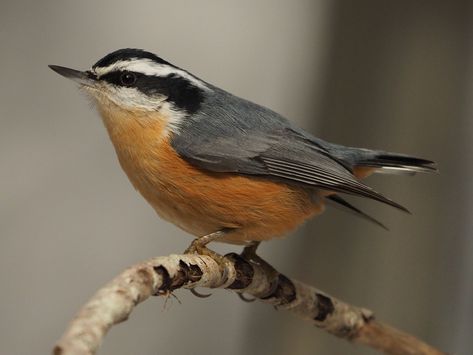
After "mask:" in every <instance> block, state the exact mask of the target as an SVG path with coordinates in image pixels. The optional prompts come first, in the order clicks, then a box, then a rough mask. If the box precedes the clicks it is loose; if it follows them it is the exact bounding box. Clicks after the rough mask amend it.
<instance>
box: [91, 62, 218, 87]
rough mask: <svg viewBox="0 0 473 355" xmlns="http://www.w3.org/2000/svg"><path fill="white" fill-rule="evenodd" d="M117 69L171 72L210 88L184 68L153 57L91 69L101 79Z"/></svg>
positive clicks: (164, 75) (160, 74)
mask: <svg viewBox="0 0 473 355" xmlns="http://www.w3.org/2000/svg"><path fill="white" fill-rule="evenodd" d="M117 70H127V71H132V72H136V73H141V74H145V75H150V76H161V77H166V76H168V75H171V74H175V75H178V76H180V77H182V78H184V79H187V80H189V81H190V82H191V83H192V84H193V85H195V86H197V87H198V88H200V89H204V90H209V88H208V87H207V85H205V83H204V82H203V81H201V80H199V79H197V78H196V77H194V76H192V75H191V74H189V73H187V72H186V71H184V70H181V69H178V68H175V67H173V66H170V65H166V64H159V63H156V62H154V61H153V60H151V59H146V58H144V59H137V58H132V59H130V60H120V61H118V62H115V63H113V64H111V65H109V66H108V67H104V68H101V67H98V68H94V69H91V71H93V72H94V73H95V74H96V75H97V77H98V78H99V79H100V77H101V76H103V75H105V74H107V73H111V72H113V71H117Z"/></svg>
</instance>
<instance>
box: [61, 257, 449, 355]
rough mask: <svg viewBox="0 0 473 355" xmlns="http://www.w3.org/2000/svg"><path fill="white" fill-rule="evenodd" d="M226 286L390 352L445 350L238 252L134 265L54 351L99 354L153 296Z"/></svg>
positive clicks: (91, 304)
mask: <svg viewBox="0 0 473 355" xmlns="http://www.w3.org/2000/svg"><path fill="white" fill-rule="evenodd" d="M181 287H184V288H189V289H190V288H195V287H208V288H226V289H229V290H233V291H235V292H238V293H245V294H249V295H252V296H253V297H255V298H257V299H258V300H260V301H262V302H265V303H269V304H271V305H273V306H274V307H275V308H276V309H278V310H286V311H289V312H292V313H294V314H295V315H296V316H298V317H300V318H302V319H305V320H308V321H309V322H312V324H314V325H315V326H317V327H319V328H321V329H324V330H326V331H328V332H330V333H332V334H334V335H336V336H338V337H340V338H344V339H347V340H349V341H352V342H354V343H359V344H364V345H367V346H369V347H372V348H374V349H378V350H381V351H383V352H384V353H386V354H395V355H401V354H406V355H414V354H416V355H417V354H419V355H421V354H423V355H440V354H444V353H442V352H441V351H439V350H436V349H434V348H433V347H431V346H429V345H427V344H425V343H424V342H422V341H420V340H418V339H416V338H415V337H413V336H411V335H409V334H406V333H403V332H401V331H399V330H397V329H394V328H392V327H390V326H388V325H385V324H383V323H381V322H378V321H376V320H375V319H374V316H373V314H372V312H371V311H369V310H366V309H363V308H358V307H354V306H351V305H348V304H346V303H344V302H341V301H339V300H337V299H335V298H333V297H331V296H329V295H327V294H325V293H323V292H322V291H319V290H317V289H315V288H313V287H312V286H309V285H306V284H303V283H301V282H299V281H296V280H291V279H289V278H287V277H286V276H284V275H282V274H280V273H278V272H276V271H275V270H274V269H273V268H272V267H271V266H269V265H268V264H266V263H265V262H263V261H253V260H251V258H247V257H243V256H240V255H237V254H233V253H232V254H227V255H226V256H225V257H223V258H221V257H219V256H217V255H212V257H210V256H203V255H196V254H195V255H194V254H192V255H191V254H185V255H170V256H166V257H157V258H154V259H151V260H148V261H146V262H143V263H140V264H137V265H134V266H132V267H130V268H128V269H127V270H125V271H124V272H123V273H122V274H121V275H119V276H117V277H116V278H115V279H114V280H112V281H111V282H110V283H109V284H108V285H106V286H105V287H103V288H102V289H101V290H99V291H98V292H97V293H96V294H95V295H94V296H93V297H92V299H91V300H90V301H89V302H88V303H87V304H86V305H85V306H84V307H83V308H82V309H81V310H80V311H79V313H78V314H77V315H76V317H75V318H74V319H73V320H72V322H71V324H70V325H69V328H68V329H67V331H66V332H65V333H64V335H63V336H62V338H61V339H60V340H59V342H58V343H57V345H56V346H55V347H54V350H53V354H54V355H89V354H95V352H96V351H97V349H98V348H99V346H100V344H101V342H102V339H103V338H104V336H105V334H106V333H107V332H108V330H109V329H110V328H111V327H112V326H113V325H114V324H118V323H120V322H122V321H125V320H126V319H127V318H128V316H129V315H130V313H131V312H132V310H133V308H134V307H135V306H136V305H137V304H138V303H140V302H143V301H144V300H146V299H147V298H148V297H150V296H152V295H168V294H169V293H170V292H172V291H173V290H176V289H178V288H181Z"/></svg>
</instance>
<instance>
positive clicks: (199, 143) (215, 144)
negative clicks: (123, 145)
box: [172, 92, 406, 211]
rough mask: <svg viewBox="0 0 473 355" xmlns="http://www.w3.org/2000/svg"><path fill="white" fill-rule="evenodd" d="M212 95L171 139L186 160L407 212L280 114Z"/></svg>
mask: <svg viewBox="0 0 473 355" xmlns="http://www.w3.org/2000/svg"><path fill="white" fill-rule="evenodd" d="M217 94H218V95H214V96H212V97H211V98H210V99H208V101H207V102H205V103H204V105H203V106H202V108H201V110H200V111H199V112H198V113H197V114H195V115H194V116H192V117H188V118H187V120H186V121H185V122H184V123H183V124H182V126H181V127H180V131H179V134H177V135H174V137H173V139H172V145H173V147H174V149H175V150H176V151H177V153H178V154H179V155H180V156H181V157H182V158H183V159H185V160H187V161H189V162H190V163H191V164H194V165H195V166H197V167H199V168H201V169H204V170H209V171H213V172H233V173H239V174H243V175H253V176H263V177H268V178H272V179H277V180H280V181H283V182H285V183H290V184H298V185H303V186H306V187H307V186H311V187H315V188H320V189H324V190H329V191H335V192H341V193H347V194H352V195H358V196H364V197H368V198H371V199H374V200H378V201H381V202H384V203H386V204H389V205H391V206H394V207H396V208H399V209H401V210H405V211H406V209H405V208H404V207H402V206H401V205H399V204H397V203H396V202H394V201H392V200H390V199H388V198H386V197H384V196H383V195H381V194H379V193H377V192H376V191H374V190H373V189H371V188H370V187H368V186H366V185H364V184H363V183H361V182H360V181H358V180H357V179H356V177H355V176H353V174H352V173H351V171H350V167H349V164H346V163H345V162H343V161H341V160H338V159H337V158H335V157H333V156H331V155H330V153H329V152H328V150H326V149H325V148H324V146H323V145H322V144H318V142H317V141H316V140H314V139H313V137H311V136H310V135H308V134H304V132H303V131H301V130H300V129H296V128H293V127H291V126H290V124H289V122H288V121H287V120H286V119H284V118H283V117H282V116H280V115H278V114H277V113H275V112H273V111H270V110H268V109H266V108H264V107H261V106H259V105H256V104H254V103H251V102H249V101H246V100H242V99H239V98H236V97H234V96H233V95H230V94H228V93H225V92H223V93H222V92H219V93H217Z"/></svg>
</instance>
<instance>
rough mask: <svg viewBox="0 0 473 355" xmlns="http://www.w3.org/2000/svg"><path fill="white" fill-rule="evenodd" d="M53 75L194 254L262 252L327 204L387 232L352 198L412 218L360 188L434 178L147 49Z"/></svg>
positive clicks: (431, 166) (425, 164)
mask: <svg viewBox="0 0 473 355" xmlns="http://www.w3.org/2000/svg"><path fill="white" fill-rule="evenodd" d="M49 67H50V68H51V69H52V70H53V71H55V72H57V73H58V74H60V75H62V76H64V77H66V78H68V79H72V80H73V81H75V82H76V83H78V84H79V87H80V88H81V89H83V91H85V92H86V93H87V94H88V95H89V96H90V97H91V98H92V101H93V102H94V103H95V106H96V107H97V110H98V112H99V114H100V116H101V117H102V120H103V122H104V124H105V127H106V129H107V131H108V134H109V136H110V139H111V141H112V143H113V145H114V147H115V151H116V154H117V157H118V161H119V163H120V165H121V167H122V168H123V170H124V171H125V173H126V175H127V176H128V178H129V180H130V181H131V183H132V185H133V186H134V187H135V189H136V190H138V191H139V193H140V194H141V195H142V196H143V197H144V198H145V199H146V200H147V201H148V202H149V204H150V205H151V206H152V207H153V208H154V210H155V211H156V212H157V214H158V215H159V216H160V217H162V218H163V219H165V220H167V221H170V222H172V223H174V224H175V225H177V226H178V227H179V228H181V229H183V230H184V231H186V232H188V233H189V234H191V235H193V236H194V237H195V239H194V242H193V243H194V244H193V245H194V248H192V250H193V251H197V252H199V251H202V248H206V245H207V244H208V243H210V242H212V241H219V242H226V243H230V244H237V245H243V246H246V247H252V248H255V247H256V246H257V245H259V243H260V242H262V241H268V240H271V239H273V238H277V237H281V236H285V235H286V234H288V233H289V232H290V231H292V230H294V229H296V228H297V227H298V226H300V225H301V224H303V223H304V222H305V221H306V220H308V219H310V218H313V217H314V216H316V215H319V214H320V213H322V212H323V211H324V209H325V206H326V205H327V204H329V203H330V204H336V205H338V206H340V207H342V208H344V209H346V210H349V211H351V212H353V213H355V214H356V215H358V216H360V217H363V218H365V219H367V220H369V221H371V222H373V223H376V224H378V225H379V226H381V227H383V228H386V227H385V226H384V225H383V224H382V223H381V222H379V221H378V220H376V219H375V218H373V217H371V216H370V215H368V214H366V213H364V212H363V211H361V210H360V209H359V208H357V207H355V206H354V205H353V204H351V203H350V202H348V201H347V200H346V199H345V195H353V196H357V197H364V198H368V199H372V200H375V201H378V202H381V203H384V204H386V205H390V206H392V207H394V208H396V209H399V210H402V211H405V212H408V210H407V209H406V208H405V207H403V206H402V205H401V204H399V203H397V202H394V201H393V200H392V199H390V198H387V197H385V196H384V195H382V194H381V193H379V192H377V191H375V190H374V189H372V188H371V187H369V186H368V185H366V184H365V183H363V182H362V179H364V178H366V177H367V176H369V175H371V174H373V173H378V172H384V173H408V174H415V173H418V172H437V166H436V163H435V162H433V161H431V160H427V159H423V158H417V157H414V156H410V155H405V154H398V153H391V152H386V151H382V150H371V149H365V148H356V147H347V146H343V145H339V144H334V143H330V142H327V141H325V140H323V139H321V138H317V137H315V136H314V135H312V134H310V133H308V132H307V131H305V130H303V129H302V128H299V127H297V126H296V125H294V124H293V123H291V122H290V121H289V120H288V119H286V118H285V117H283V116H282V115H280V114H278V113H276V112H274V111H272V110H270V109H268V108H266V107H263V106H261V105H258V104H256V103H253V102H251V101H249V100H246V99H243V98H240V97H238V96H235V95H233V94H231V93H229V92H227V91H225V90H223V89H221V88H219V87H217V86H214V85H212V84H210V83H208V82H206V81H204V80H202V79H200V78H198V77H197V76H195V75H193V74H191V73H190V72H188V71H186V70H184V69H181V68H180V67H178V66H175V65H174V64H171V63H170V62H168V61H166V60H164V59H162V58H161V57H159V56H158V55H156V54H153V53H151V52H148V51H145V50H142V49H134V48H124V49H119V50H116V51H114V52H112V53H109V54H107V55H106V56H105V57H103V58H102V59H100V60H99V61H97V62H96V63H95V64H94V65H93V66H92V67H91V68H90V69H88V70H85V71H79V70H75V69H71V68H67V67H63V66H58V65H50V66H49ZM188 250H191V249H188Z"/></svg>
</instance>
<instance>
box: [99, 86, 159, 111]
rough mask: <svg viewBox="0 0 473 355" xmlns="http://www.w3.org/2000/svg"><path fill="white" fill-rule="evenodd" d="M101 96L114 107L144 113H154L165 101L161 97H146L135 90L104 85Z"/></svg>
mask: <svg viewBox="0 0 473 355" xmlns="http://www.w3.org/2000/svg"><path fill="white" fill-rule="evenodd" d="M103 94H104V95H105V96H107V98H108V99H109V100H110V101H112V102H113V103H115V104H116V105H118V106H120V107H122V108H124V109H126V110H133V109H142V110H146V111H156V110H157V109H159V107H160V106H161V104H162V103H163V102H164V101H165V99H166V97H165V96H162V95H153V96H148V95H145V94H144V93H142V92H141V91H139V90H138V89H137V88H130V87H123V86H115V85H111V84H105V85H104V89H103Z"/></svg>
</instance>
